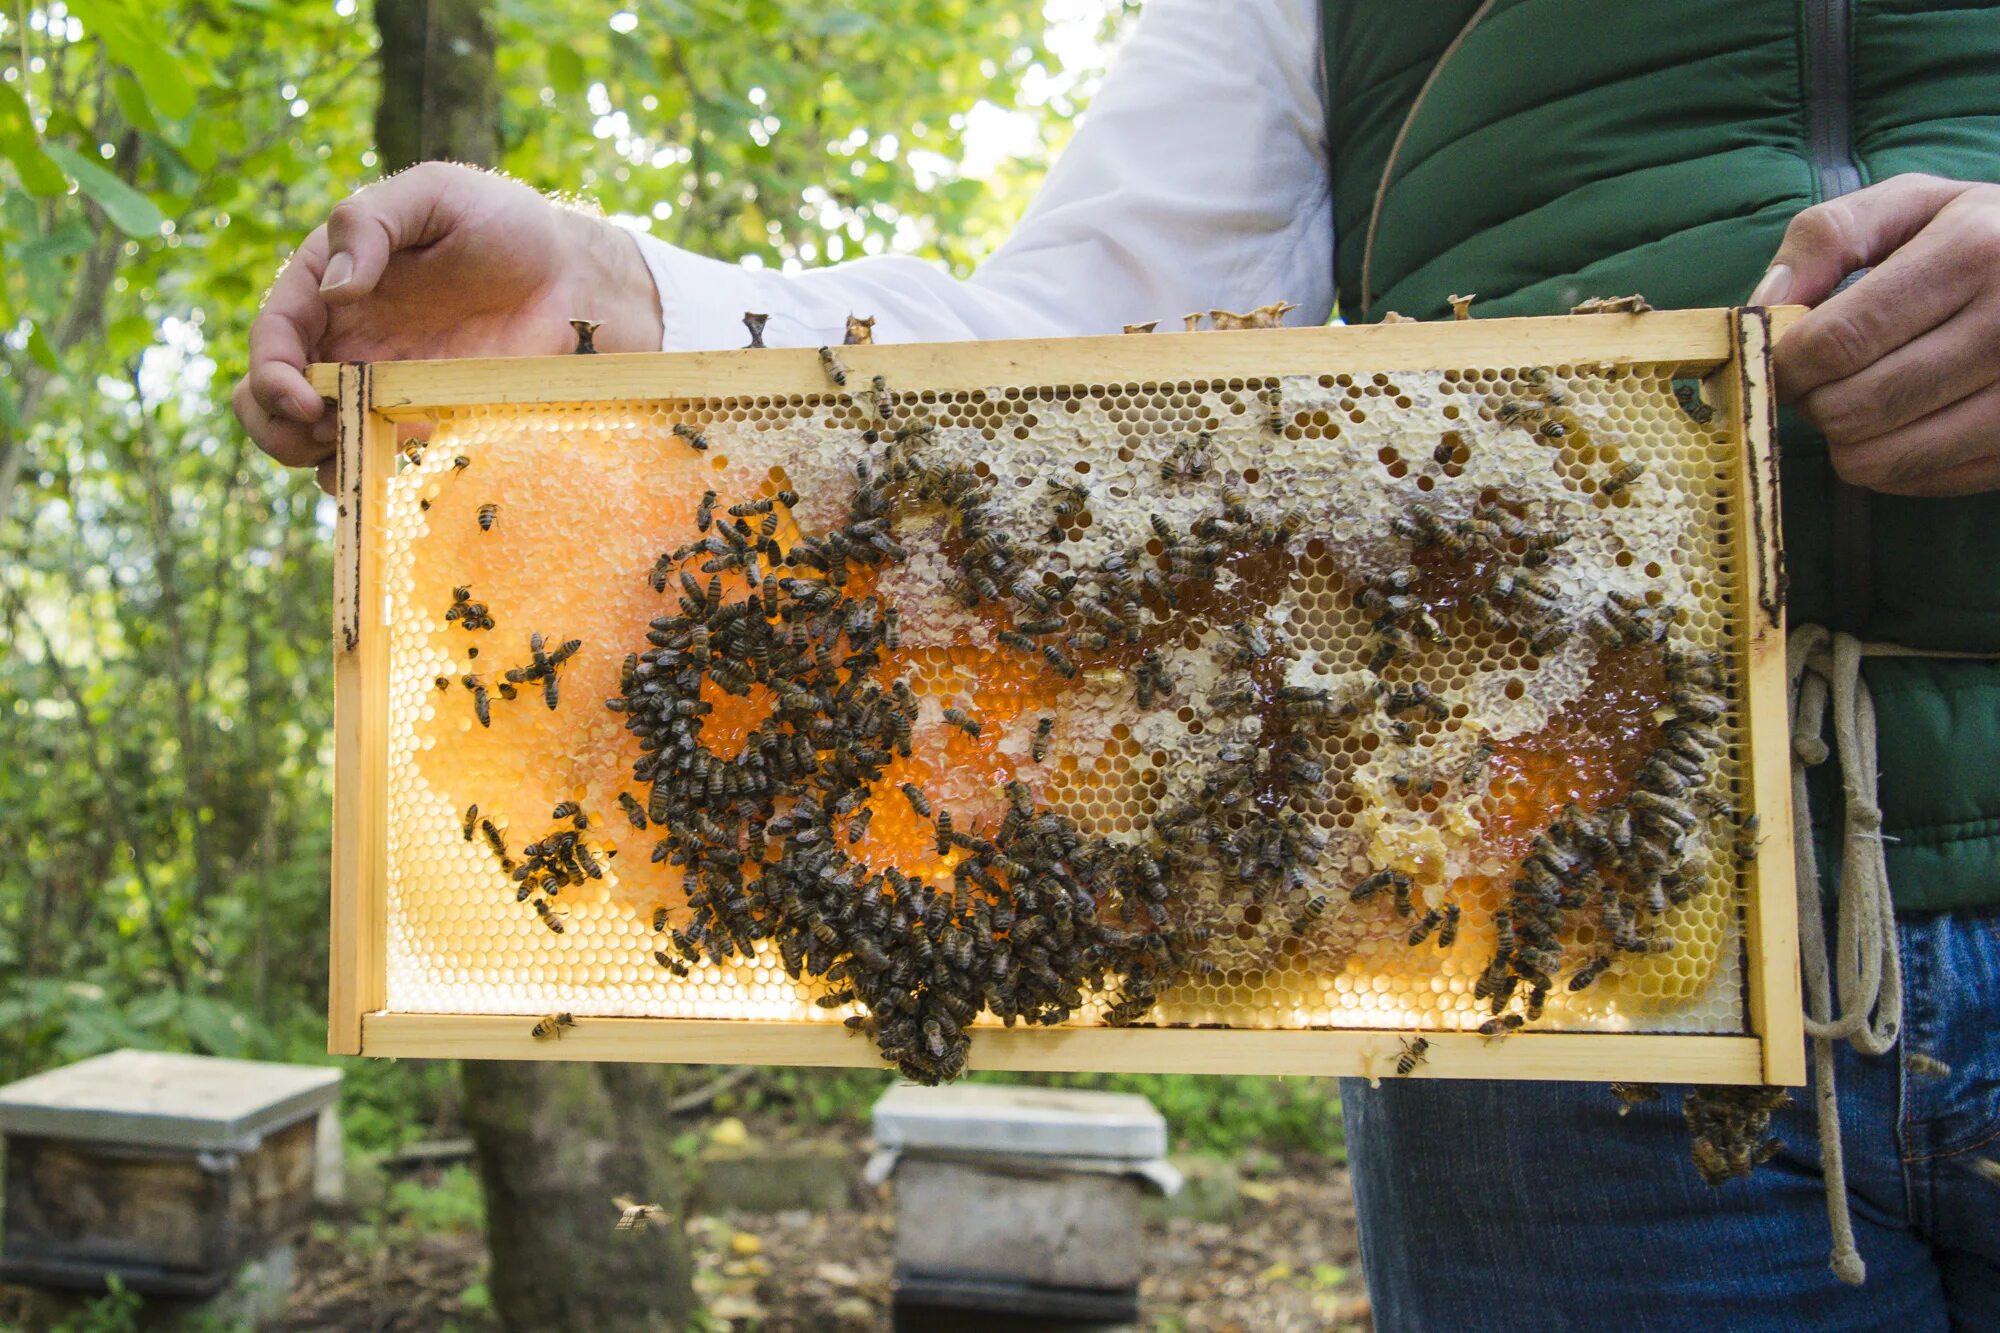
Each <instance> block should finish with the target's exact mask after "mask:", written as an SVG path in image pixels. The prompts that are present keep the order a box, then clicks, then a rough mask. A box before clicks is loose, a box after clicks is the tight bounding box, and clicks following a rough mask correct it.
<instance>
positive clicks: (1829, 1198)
mask: <svg viewBox="0 0 2000 1333" xmlns="http://www.w3.org/2000/svg"><path fill="white" fill-rule="evenodd" d="M1868 652H1869V650H1868V646H1867V645H1865V644H1863V643H1862V641H1861V640H1859V639H1857V638H1855V637H1854V636H1853V635H1852V634H1841V633H1834V632H1833V631H1830V630H1828V629H1826V628H1825V627H1823V626H1820V625H1801V626H1800V627H1799V628H1798V629H1796V630H1794V631H1792V634H1791V636H1790V639H1789V640H1788V642H1787V643H1786V654H1785V656H1786V674H1787V676H1788V677H1789V684H1790V691H1789V695H1790V702H1791V721H1792V758H1793V760H1794V762H1793V764H1792V841H1793V845H1794V847H1795V848H1796V849H1797V851H1796V855H1797V859H1798V895H1799V958H1800V964H1801V967H1802V969H1803V973H1804V980H1805V1000H1806V1013H1805V1030H1806V1035H1807V1036H1808V1037H1810V1038H1812V1043H1813V1085H1814V1086H1813V1103H1814V1114H1815V1118H1816V1120H1817V1123H1818V1128H1819V1149H1820V1169H1821V1174H1822V1176H1823V1177H1824V1179H1825V1182H1826V1215H1827V1222H1828V1225H1829V1226H1830V1227H1831V1229H1832V1232H1833V1251H1832V1256H1831V1259H1830V1262H1829V1266H1830V1267H1831V1268H1832V1269H1833V1272H1834V1275H1835V1276H1836V1277H1838V1278H1839V1279H1840V1280H1841V1281H1842V1282H1846V1283H1849V1284H1850V1285H1859V1284H1860V1283H1861V1282H1862V1280H1863V1279H1865V1278H1866V1277H1867V1275H1868V1266H1867V1264H1866V1263H1864V1262H1863V1261H1862V1258H1861V1254H1860V1251H1859V1250H1858V1249H1856V1247H1855V1243H1854V1217H1853V1212H1852V1209H1851V1207H1850V1205H1849V1203H1848V1197H1847V1172H1846V1167H1845V1163H1844V1159H1843V1155H1842V1152H1841V1142H1840V1096H1839V1093H1838V1092H1837V1091H1836V1089H1835V1087H1834V1069H1833V1056H1834V1046H1833V1044H1834V1043H1835V1042H1836V1041H1846V1042H1848V1043H1849V1044H1851V1045H1852V1046H1853V1047H1854V1049H1855V1050H1857V1051H1859V1052H1861V1053H1862V1054H1863V1055H1883V1054H1886V1053H1887V1052H1888V1051H1889V1049H1890V1048H1891V1047H1893V1046H1894V1045H1895V1044H1896V1039H1897V1037H1898V1036H1900V1035H1901V1031H1902V1026H1903V968H1902V960H1901V957H1900V955H1899V954H1898V952H1897V947H1896V946H1897V940H1896V909H1895V905H1894V903H1893V902H1892V900H1891V899H1890V896H1889V870H1888V863H1887V860H1886V859H1885V858H1884V856H1883V853H1882V809H1881V806H1880V805H1879V803H1878V801H1877V796H1876V780H1877V769H1876V754H1875V747H1876V735H1875V701H1874V697H1873V695H1871V694H1870V692H1869V689H1868V682H1867V681H1866V680H1864V679H1863V678H1862V675H1861V659H1862V658H1863V657H1864V656H1866V655H1868ZM1829 703H1830V704H1831V705H1832V708H1833V739H1834V746H1835V748H1834V749H1832V750H1829V748H1828V746H1827V743H1826V741H1825V740H1824V739H1822V733H1823V731H1824V728H1825V723H1826V713H1827V706H1828V704H1829ZM1833 754H1838V756H1839V759H1840V770H1841V786H1842V789H1843V792H1842V794H1843V797H1844V800H1843V811H1842V813H1843V826H1842V831H1841V856H1840V890H1839V893H1838V895H1837V899H1836V911H1835V922H1836V924H1835V934H1834V941H1833V949H1832V951H1831V953H1829V950H1828V947H1827V939H1826V918H1825V915H1824V908H1823V906H1822V904H1821V901H1820V887H1819V859H1818V857H1817V856H1816V855H1815V854H1814V851H1813V838H1812V811H1811V808H1810V806H1809V805H1808V803H1807V802H1808V798H1807V792H1806V769H1807V768H1810V767H1813V766H1816V765H1818V764H1823V763H1825V762H1826V760H1827V759H1828V758H1829V757H1830V756H1831V755H1833ZM1829 973H1832V976H1831V977H1829ZM1836 999H1837V1001H1838V1004H1837V1005H1836V1003H1835V1001H1836Z"/></svg>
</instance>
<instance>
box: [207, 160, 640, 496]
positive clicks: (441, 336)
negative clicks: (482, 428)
mask: <svg viewBox="0 0 2000 1333" xmlns="http://www.w3.org/2000/svg"><path fill="white" fill-rule="evenodd" d="M571 319H600V320H603V321H604V327H603V328H602V329H600V330H599V331H598V337H597V346H598V348H599V350H601V351H606V352H632V351H657V350H658V349H659V346H660V313H659V304H658V298H657V296H656V295H655V294H654V289H653V283H652V280H651V278H650V277H649V276H648V274H647V271H646V266H645V263H644V261H643V260H642V259H641V258H640V256H639V252H638V248H637V247H636V246H635V245H634V244H633V242H632V240H631V238H630V237H629V236H626V235H623V234H622V233H620V232H619V231H618V230H617V229H616V228H614V227H612V226H611V225H610V224H609V223H606V222H603V221H601V220H599V219H597V218H593V217H590V216H587V215H586V214H583V213H579V212H576V211H574V210H571V209H567V208H563V207H560V206H558V205H556V204H554V203H552V202H550V201H549V200H548V199H546V198H544V197H543V196H542V195H540V194H538V193H536V192H535V191H534V190H531V189H529V188H528V187H527V186H525V185H522V184H520V183H519V182H518V181H512V180H509V179H507V178H506V177H504V176H497V175H493V174H490V173H487V172H483V171H475V170H473V169H472V168H470V167H462V166H455V165H452V164H449V163H443V162H427V163H424V164H422V165H420V166H416V167H412V168H411V169H410V170H408V171H405V172H403V173H401V174H400V175H396V176H391V177H390V178H388V179H387V180H384V181H381V182H379V183H377V184H374V185H371V186H369V187H368V188H366V189H364V190H361V191H360V192H358V193H356V194H354V195H352V196H350V197H349V198H347V199H344V200H342V201H341V202H340V203H338V204H336V205H335V206H334V209H333V212H332V214H331V215H330V216H329V217H328V218H327V221H326V225H325V226H323V227H320V228H318V229H317V230H315V231H314V232H313V233H312V235H310V236H308V237H306V240H305V244H303V245H301V246H300V247H299V248H298V250H297V252H296V253H294V254H293V255H292V257H291V260H290V261H289V262H288V263H287V264H286V265H285V267H284V270H283V271H282V272H280V273H279V274H278V280H277V282H276V283H274V284H273V285H272V287H271V291H270V294H269V295H268V296H267V297H266V298H265V300H264V308H263V311H262V313H261V314H259V315H258V317H257V321H256V323H254V324H252V325H251V326H250V370H249V373H248V374H246V375H244V377H243V378H242V379H241V380H239V381H238V382H237V384H236V393H235V396H234V398H233V400H232V401H233V404H234V406H235V408H236V416H237V419H238V420H240V421H241V422H242V423H243V426H244V429H246V430H248V431H249V432H250V435H251V438H253V439H254V440H256V442H257V444H258V445H259V446H260V447H261V448H262V449H263V450H264V452H265V453H268V454H270V455H271V457H273V458H275V459H277V460H278V461H279V462H280V463H283V464H285V465H286V466H288V467H317V468H318V469H319V482H320V485H321V487H322V488H326V489H330V488H331V483H332V475H331V469H332V467H333V464H332V462H331V461H330V459H331V455H332V453H333V414H332V413H331V412H329V411H327V410H326V409H325V405H324V404H323V403H322V402H321V401H320V397H319V395H318V394H317V393H314V392H313V390H312V386H311V385H309V384H308V383H307V382H306V377H305V373H304V371H305V367H306V365H307V364H308V363H310V362H313V361H386V360H397V359H408V358H421V357H447V356H534V355H554V354H557V353H561V352H567V351H570V350H571V349H572V348H574V347H575V345H576V334H575V332H574V331H573V330H572V329H571V328H570V326H569V321H570V320H571Z"/></svg>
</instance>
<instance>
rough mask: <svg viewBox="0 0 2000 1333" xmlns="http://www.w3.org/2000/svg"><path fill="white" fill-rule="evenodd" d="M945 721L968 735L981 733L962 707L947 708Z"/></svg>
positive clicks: (977, 724) (1072, 669)
mask: <svg viewBox="0 0 2000 1333" xmlns="http://www.w3.org/2000/svg"><path fill="white" fill-rule="evenodd" d="M1070 674H1072V675H1074V674H1075V668H1074V667H1072V668H1071V673H1070ZM944 721H945V725H947V726H952V727H957V728H958V729H959V730H960V731H962V732H964V733H965V734H966V735H968V736H977V735H979V732H980V729H981V728H980V726H979V723H978V722H976V721H974V720H973V719H972V718H971V717H969V716H967V715H966V713H965V712H964V711H963V710H962V709H958V708H947V709H945V710H944Z"/></svg>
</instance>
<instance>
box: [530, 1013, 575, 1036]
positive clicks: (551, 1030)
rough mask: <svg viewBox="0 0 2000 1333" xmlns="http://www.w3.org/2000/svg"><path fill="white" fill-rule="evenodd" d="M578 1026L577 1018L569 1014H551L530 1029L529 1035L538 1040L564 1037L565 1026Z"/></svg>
mask: <svg viewBox="0 0 2000 1333" xmlns="http://www.w3.org/2000/svg"><path fill="white" fill-rule="evenodd" d="M575 1026H576V1019H574V1018H572V1017H571V1016H570V1015H568V1014H550V1015H548V1016H547V1017H545V1018H543V1019H542V1020H541V1021H540V1022H539V1023H537V1024H535V1026H533V1027H532V1028H529V1029H528V1035H529V1036H531V1037H533V1038H534V1039H535V1040H536V1041H547V1040H548V1039H549V1038H550V1037H554V1038H556V1039H557V1040H559V1041H560V1040H561V1039H562V1034H563V1029H564V1028H573V1027H575Z"/></svg>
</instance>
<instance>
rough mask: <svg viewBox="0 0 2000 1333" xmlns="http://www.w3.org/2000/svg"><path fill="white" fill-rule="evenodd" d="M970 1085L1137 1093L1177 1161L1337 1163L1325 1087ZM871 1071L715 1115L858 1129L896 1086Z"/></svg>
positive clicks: (1218, 1081)
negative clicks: (779, 1117)
mask: <svg viewBox="0 0 2000 1333" xmlns="http://www.w3.org/2000/svg"><path fill="white" fill-rule="evenodd" d="M970 1078H971V1079H972V1081H974V1082H982V1083H1028V1084H1033V1085H1035V1086H1038V1087H1049V1088H1084V1089H1090V1090H1095V1091H1099V1092H1136V1093H1138V1094H1139V1095H1140V1096H1142V1097H1145V1098H1146V1099H1147V1100H1149V1101H1151V1102H1152V1103H1153V1105H1154V1106H1156V1107H1158V1108H1159V1111H1160V1114H1161V1115H1163V1116H1165V1117H1166V1121H1167V1132H1168V1134H1169V1135H1170V1137H1171V1138H1172V1141H1173V1147H1174V1150H1175V1151H1177V1152H1208V1153H1223V1154H1230V1155H1234V1154H1237V1153H1241V1152H1245V1151H1249V1150H1262V1151H1267V1152H1310V1153H1317V1154H1321V1155H1325V1156H1329V1157H1332V1158H1334V1159H1335V1160H1337V1161H1345V1160H1346V1155H1347V1147H1346V1141H1345V1139H1344V1137H1343V1134H1342V1130H1341V1122H1340V1089H1339V1085H1338V1084H1337V1083H1335V1082H1334V1080H1332V1079H1330V1078H1231V1077H1225V1076H1222V1075H1211V1074H998V1073H995V1074H985V1073H981V1074H973V1075H970ZM895 1081H896V1080H895V1075H894V1074H892V1073H891V1072H889V1071H887V1070H875V1069H772V1070H766V1071H763V1072H762V1073H760V1074H759V1075H758V1076H757V1078H755V1079H754V1080H752V1081H751V1082H750V1083H748V1084H746V1085H745V1086H744V1087H743V1088H741V1089H738V1090H737V1091H736V1092H734V1093H732V1094H730V1095H729V1096H727V1097H725V1098H723V1099H721V1100H719V1101H718V1102H717V1106H716V1109H717V1110H718V1111H721V1112H729V1113H737V1112H757V1111H765V1112H781V1113H783V1114H784V1115H785V1116H786V1117H787V1118H788V1119H790V1120H792V1121H794V1122H796V1123H798V1124H800V1125H802V1126H846V1127H858V1126H864V1125H866V1124H867V1122H868V1111H869V1108H870V1107H872V1106H873V1105H874V1104H875V1099H876V1098H878V1097H880V1096H881V1095H882V1094H883V1093H884V1092H886V1091H888V1089H889V1087H890V1086H891V1085H892V1084H893V1083H894V1082H895Z"/></svg>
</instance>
